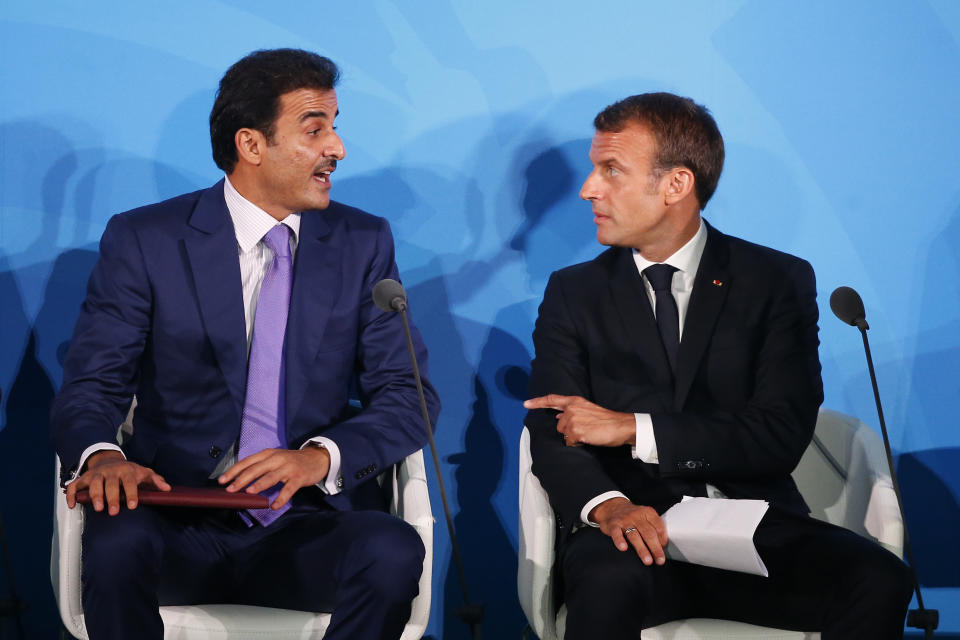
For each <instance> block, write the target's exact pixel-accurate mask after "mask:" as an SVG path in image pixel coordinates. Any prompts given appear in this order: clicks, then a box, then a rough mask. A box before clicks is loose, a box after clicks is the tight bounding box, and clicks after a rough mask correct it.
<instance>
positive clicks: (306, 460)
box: [217, 446, 330, 510]
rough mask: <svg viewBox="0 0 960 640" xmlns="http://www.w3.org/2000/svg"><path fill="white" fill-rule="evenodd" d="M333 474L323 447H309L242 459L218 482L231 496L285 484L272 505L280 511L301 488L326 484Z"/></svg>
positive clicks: (327, 453) (268, 450) (267, 452)
mask: <svg viewBox="0 0 960 640" xmlns="http://www.w3.org/2000/svg"><path fill="white" fill-rule="evenodd" d="M329 471H330V453H329V452H328V451H327V450H326V449H323V448H321V447H314V446H308V447H304V448H303V449H299V450H297V451H291V450H289V449H264V450H263V451H261V452H259V453H255V454H253V455H252V456H248V457H246V458H244V459H243V460H238V461H237V462H236V464H234V465H233V466H232V467H230V468H229V469H227V470H226V471H224V472H223V475H221V476H220V477H219V478H217V481H218V482H219V483H220V484H225V485H227V491H229V492H230V493H235V492H237V491H242V490H246V492H247V493H260V492H261V491H265V490H267V489H269V488H270V487H272V486H274V485H275V484H277V483H278V482H279V483H283V489H281V490H280V493H279V494H278V495H277V497H276V498H275V499H274V501H273V502H271V503H270V508H271V509H274V510H276V509H279V508H281V507H282V506H283V505H285V504H287V502H289V501H290V498H292V497H293V494H294V493H296V492H297V490H298V489H300V488H301V487H309V486H312V485H315V484H318V483H320V482H323V480H324V479H325V478H326V477H327V473H328V472H329Z"/></svg>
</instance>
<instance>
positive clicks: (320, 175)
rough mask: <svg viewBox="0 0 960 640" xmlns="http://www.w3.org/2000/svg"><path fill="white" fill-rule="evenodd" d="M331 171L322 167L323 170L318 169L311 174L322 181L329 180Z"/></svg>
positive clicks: (326, 181)
mask: <svg viewBox="0 0 960 640" xmlns="http://www.w3.org/2000/svg"><path fill="white" fill-rule="evenodd" d="M331 173H333V170H332V169H324V170H323V171H318V172H316V173H315V174H313V177H314V178H316V179H317V180H319V181H320V182H323V183H329V182H330V174H331Z"/></svg>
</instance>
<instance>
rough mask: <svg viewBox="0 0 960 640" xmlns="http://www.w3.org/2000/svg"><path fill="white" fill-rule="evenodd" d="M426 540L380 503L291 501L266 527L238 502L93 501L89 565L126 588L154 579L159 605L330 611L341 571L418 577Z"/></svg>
mask: <svg viewBox="0 0 960 640" xmlns="http://www.w3.org/2000/svg"><path fill="white" fill-rule="evenodd" d="M423 555H424V550H423V544H422V542H421V540H420V538H419V536H418V535H417V533H416V531H415V530H414V529H413V528H412V527H411V526H410V525H409V524H407V523H406V522H404V521H402V520H400V519H398V518H396V517H394V516H392V515H390V514H387V513H383V512H379V511H346V512H337V511H330V510H327V511H295V510H291V511H289V512H288V513H286V514H285V515H284V516H283V517H282V518H280V519H279V520H278V521H277V522H275V523H274V524H272V525H271V526H270V527H266V528H264V527H260V526H259V525H254V526H252V527H247V526H246V524H245V523H244V522H243V521H242V520H241V518H240V516H239V514H238V513H237V512H227V511H208V510H200V509H169V508H160V509H156V508H151V507H144V506H141V507H139V508H138V509H135V510H133V511H128V510H126V509H124V510H122V511H121V512H120V514H118V515H117V516H107V515H106V514H105V513H96V512H94V511H93V510H92V509H88V510H87V514H86V523H85V531H84V536H83V554H82V559H83V575H84V580H85V581H87V580H88V578H89V579H91V580H96V581H97V582H99V583H105V584H107V585H111V586H112V588H119V589H122V588H124V587H122V586H121V585H122V584H124V583H125V584H127V587H126V588H128V589H132V588H134V584H136V585H137V586H139V587H141V588H143V587H145V588H147V589H154V590H155V591H156V593H157V596H158V603H159V604H161V605H175V604H204V603H205V604H213V603H237V604H251V605H260V606H273V607H282V608H288V609H300V610H305V611H330V610H331V609H332V607H333V604H334V602H335V599H336V595H337V589H338V584H339V583H340V582H341V580H343V579H356V578H357V576H360V578H361V579H362V577H363V571H364V570H370V571H371V572H376V571H377V570H386V571H391V572H397V574H398V576H397V582H398V583H403V580H402V579H401V578H400V577H401V576H403V575H408V576H409V577H408V580H407V584H409V583H412V584H413V585H415V584H416V582H417V579H418V578H419V575H420V571H421V568H422V562H423Z"/></svg>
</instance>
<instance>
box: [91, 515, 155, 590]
mask: <svg viewBox="0 0 960 640" xmlns="http://www.w3.org/2000/svg"><path fill="white" fill-rule="evenodd" d="M158 534H159V532H158V531H156V530H155V529H154V528H153V525H152V523H151V522H150V519H149V518H146V517H143V514H138V513H137V512H136V511H126V510H123V511H121V512H120V513H119V514H118V515H116V516H108V515H106V514H105V513H103V512H101V513H96V512H93V510H88V512H87V514H86V523H85V527H84V532H83V537H82V541H81V545H82V546H81V564H82V576H83V580H84V582H90V581H94V580H95V581H97V582H101V581H103V582H105V583H108V584H118V585H122V584H123V583H124V581H125V580H124V579H125V578H128V577H136V578H139V577H140V576H143V575H149V574H151V573H154V572H156V571H158V570H159V565H160V563H161V561H162V558H161V555H162V553H163V545H162V542H161V539H160V536H159V535H158Z"/></svg>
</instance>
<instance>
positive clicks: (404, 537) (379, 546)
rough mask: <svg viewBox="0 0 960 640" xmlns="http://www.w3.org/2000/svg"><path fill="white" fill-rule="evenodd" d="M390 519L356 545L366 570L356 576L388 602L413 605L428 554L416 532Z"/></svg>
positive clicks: (357, 554)
mask: <svg viewBox="0 0 960 640" xmlns="http://www.w3.org/2000/svg"><path fill="white" fill-rule="evenodd" d="M388 518H389V521H386V522H383V523H381V526H378V527H375V528H373V529H371V530H368V531H367V532H366V533H365V535H364V536H363V537H362V538H361V539H359V540H357V541H356V542H355V545H354V552H355V555H356V557H357V561H358V563H359V564H360V566H361V567H362V569H361V570H360V571H359V572H358V573H357V574H356V575H357V578H358V579H359V580H361V581H363V582H364V584H365V586H366V587H367V588H368V589H372V590H375V591H377V592H378V594H379V596H380V597H382V598H384V599H387V600H391V599H393V600H398V601H409V600H411V599H413V597H414V596H416V594H417V592H418V587H417V585H418V583H419V581H420V574H421V573H422V572H423V560H424V557H425V556H426V550H425V548H424V546H423V540H422V539H421V538H420V535H419V534H418V533H417V531H416V529H414V528H413V527H411V526H410V525H409V524H407V523H406V522H404V521H403V520H399V519H397V518H394V517H393V516H388ZM384 576H389V577H390V579H389V580H385V579H384Z"/></svg>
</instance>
